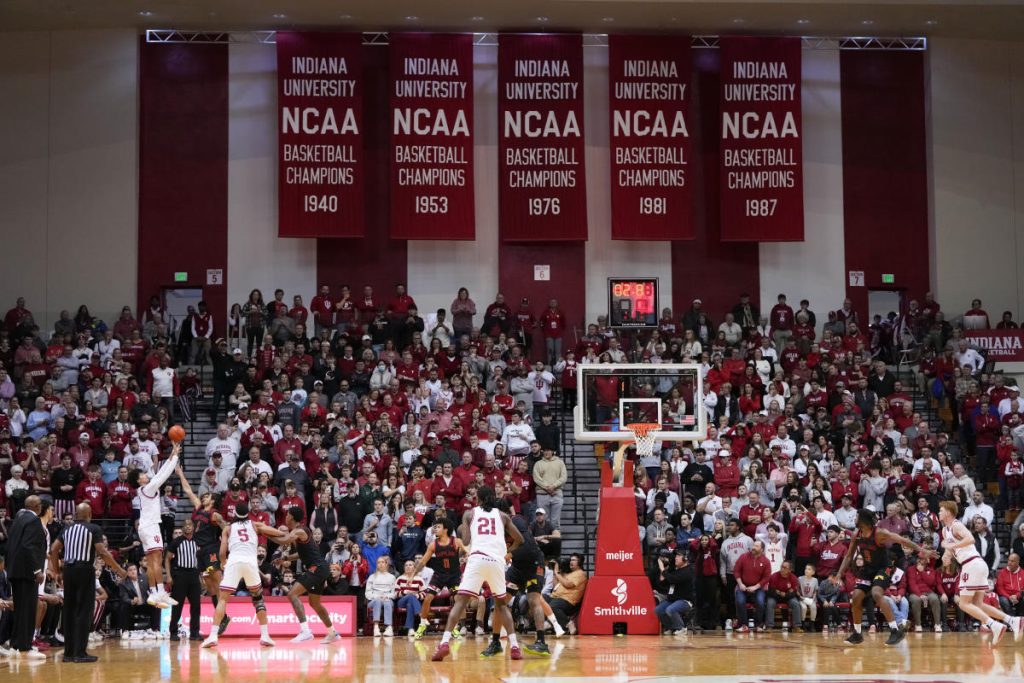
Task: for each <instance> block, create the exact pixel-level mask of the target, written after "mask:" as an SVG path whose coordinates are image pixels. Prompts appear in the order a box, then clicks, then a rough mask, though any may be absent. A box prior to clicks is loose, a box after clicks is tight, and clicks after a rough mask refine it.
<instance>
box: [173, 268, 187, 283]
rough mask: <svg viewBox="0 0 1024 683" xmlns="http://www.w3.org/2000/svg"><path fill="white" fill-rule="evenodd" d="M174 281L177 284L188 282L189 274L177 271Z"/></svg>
mask: <svg viewBox="0 0 1024 683" xmlns="http://www.w3.org/2000/svg"><path fill="white" fill-rule="evenodd" d="M174 281H175V282H188V273H186V272H184V271H180V270H179V271H177V272H176V273H175V274H174Z"/></svg>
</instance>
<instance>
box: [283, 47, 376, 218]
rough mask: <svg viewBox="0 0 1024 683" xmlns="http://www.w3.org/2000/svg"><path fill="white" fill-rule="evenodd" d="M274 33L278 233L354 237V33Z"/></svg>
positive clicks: (358, 173)
mask: <svg viewBox="0 0 1024 683" xmlns="http://www.w3.org/2000/svg"><path fill="white" fill-rule="evenodd" d="M276 40H277V106H278V130H277V140H278V182H277V217H278V228H277V229H278V236H280V237H362V236H363V233H364V203H363V183H364V175H365V173H366V170H365V167H364V165H363V87H364V86H363V63H362V54H361V53H362V49H363V48H362V40H363V38H362V35H360V34H358V33H292V32H288V31H278V33H277V38H276Z"/></svg>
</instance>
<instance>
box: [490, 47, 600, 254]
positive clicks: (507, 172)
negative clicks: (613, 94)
mask: <svg viewBox="0 0 1024 683" xmlns="http://www.w3.org/2000/svg"><path fill="white" fill-rule="evenodd" d="M498 88H499V97H498V117H499V119H498V135H499V146H498V154H499V204H500V206H499V216H500V218H499V221H500V232H501V237H502V239H503V240H505V241H551V240H585V239H587V194H586V192H587V190H586V177H585V174H584V159H583V154H584V140H583V37H582V36H581V35H579V34H571V35H560V34H552V35H536V34H529V35H520V34H502V35H501V36H500V37H499V39H498Z"/></svg>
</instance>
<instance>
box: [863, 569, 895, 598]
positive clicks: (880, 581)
mask: <svg viewBox="0 0 1024 683" xmlns="http://www.w3.org/2000/svg"><path fill="white" fill-rule="evenodd" d="M891 574H892V571H891V570H890V569H889V568H888V567H883V568H881V569H868V570H866V571H865V572H864V573H863V574H861V575H859V576H858V577H857V583H855V584H854V587H855V588H859V589H860V590H862V591H864V592H865V593H870V592H871V589H872V588H874V587H875V586H878V587H879V588H881V589H882V590H885V589H886V588H888V587H889V585H890V584H891V583H892V576H891Z"/></svg>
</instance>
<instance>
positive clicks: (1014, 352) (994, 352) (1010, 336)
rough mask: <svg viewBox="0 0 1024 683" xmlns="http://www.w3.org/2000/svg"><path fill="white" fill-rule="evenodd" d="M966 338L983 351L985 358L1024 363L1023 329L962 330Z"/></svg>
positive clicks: (997, 361)
mask: <svg viewBox="0 0 1024 683" xmlns="http://www.w3.org/2000/svg"><path fill="white" fill-rule="evenodd" d="M963 336H964V339H968V340H970V341H971V342H973V343H974V344H976V345H977V347H978V348H979V349H981V350H982V351H984V352H985V360H987V361H995V362H996V363H1024V330H964V332H963Z"/></svg>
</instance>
